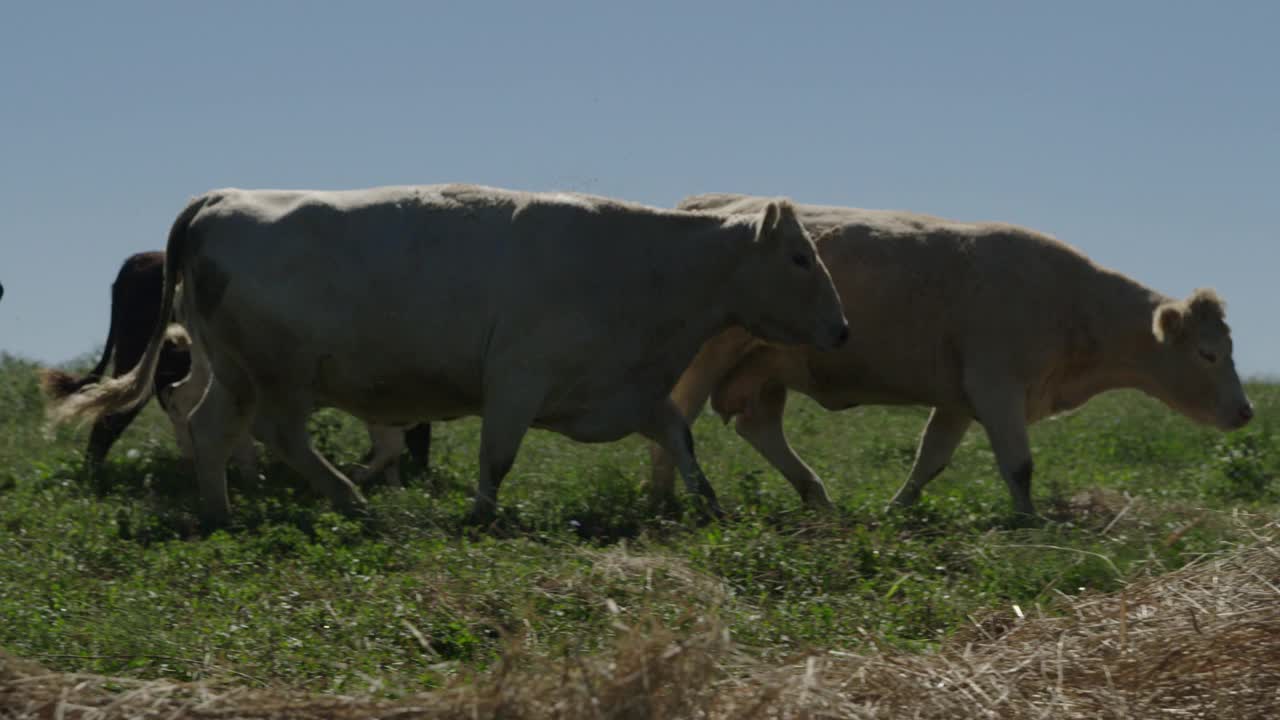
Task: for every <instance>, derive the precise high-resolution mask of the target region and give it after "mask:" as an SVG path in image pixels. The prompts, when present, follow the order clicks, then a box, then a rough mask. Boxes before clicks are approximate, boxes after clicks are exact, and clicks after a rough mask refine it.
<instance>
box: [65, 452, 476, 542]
mask: <svg viewBox="0 0 1280 720" xmlns="http://www.w3.org/2000/svg"><path fill="white" fill-rule="evenodd" d="M343 469H344V470H350V468H343ZM74 476H75V478H76V479H77V481H78V482H79V483H80V484H81V485H82V486H83V487H84V488H85V489H86V490H88V491H90V492H93V493H94V494H95V495H97V496H98V497H112V498H115V499H116V500H118V501H123V502H122V503H121V504H122V505H124V506H125V507H126V508H128V509H127V510H122V511H121V512H122V515H121V516H120V517H118V518H117V525H118V526H119V531H120V536H121V537H122V538H124V539H128V540H134V541H137V542H140V543H142V544H150V543H153V542H160V541H166V540H182V539H195V538H199V537H202V536H204V535H206V534H207V532H208V529H207V528H204V527H202V526H201V523H200V521H199V518H198V515H199V510H200V494H199V490H198V487H197V484H196V479H195V475H194V472H193V470H192V468H191V464H190V462H189V461H187V460H185V459H183V458H181V457H179V456H177V455H173V454H169V453H163V452H160V453H154V454H152V453H138V452H136V451H135V452H129V453H118V456H117V457H114V458H112V459H110V460H108V461H107V462H106V463H103V464H102V465H101V466H99V467H97V468H95V469H94V470H93V471H92V473H91V472H90V471H89V469H88V468H86V467H85V466H84V465H83V464H80V465H78V466H77V467H76V470H75V472H74ZM401 478H402V479H403V481H404V482H405V485H406V487H405V490H404V491H403V492H401V491H400V490H399V489H394V488H390V487H387V486H386V485H385V483H384V482H382V481H381V479H380V478H379V479H377V480H371V482H370V483H368V484H367V485H366V486H365V488H364V490H365V493H366V496H368V497H371V499H372V500H374V505H375V506H380V505H386V504H387V503H386V502H383V500H384V499H383V498H382V497H380V496H383V495H388V496H389V495H407V494H417V495H422V496H424V499H425V500H426V502H427V503H428V505H437V504H439V503H437V502H436V500H435V499H436V498H440V497H448V496H453V495H457V494H459V493H460V492H462V490H463V489H464V487H463V486H462V485H461V483H460V482H459V481H458V479H457V478H454V477H452V476H451V475H449V474H448V473H442V472H436V471H425V472H424V471H421V470H420V469H417V468H415V467H414V466H412V464H411V462H410V461H405V462H404V465H402V468H401ZM227 480H228V483H227V486H228V490H229V492H230V494H231V505H232V518H231V524H230V526H228V527H227V528H224V529H225V530H226V531H227V532H231V533H238V532H244V531H256V530H258V529H259V528H262V527H264V526H272V525H287V526H293V527H295V528H297V529H299V530H301V531H303V532H304V533H306V534H308V535H313V534H314V528H315V526H316V524H317V522H320V520H319V518H320V517H321V516H323V515H326V514H328V513H331V512H332V507H331V506H330V504H329V502H328V501H327V499H326V498H324V497H323V496H322V495H320V494H319V493H317V492H315V491H313V490H312V489H311V487H310V486H309V485H308V484H307V482H306V481H305V480H304V479H303V478H302V477H301V476H300V475H298V474H297V473H295V472H294V471H293V470H292V469H291V468H289V467H288V466H286V465H285V464H283V463H281V462H279V461H278V460H275V459H274V458H271V457H269V456H268V457H265V458H261V459H260V464H259V476H258V477H257V478H249V477H246V476H244V475H243V474H242V473H241V472H240V471H239V470H238V469H237V468H235V467H234V466H231V467H229V468H228V471H227ZM391 502H392V503H394V502H395V501H391ZM453 504H455V505H456V504H457V503H456V502H455V503H453ZM437 514H438V513H437ZM436 524H438V523H436ZM383 525H385V522H383V521H382V520H381V519H380V518H379V517H378V514H377V513H376V512H375V513H373V514H372V515H371V516H370V517H369V518H367V519H366V521H365V523H364V526H365V529H366V532H367V534H369V535H371V536H378V535H380V534H382V531H383V528H382V526H383Z"/></svg>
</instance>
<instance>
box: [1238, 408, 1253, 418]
mask: <svg viewBox="0 0 1280 720" xmlns="http://www.w3.org/2000/svg"><path fill="white" fill-rule="evenodd" d="M1240 419H1241V420H1245V421H1248V420H1252V419H1253V406H1252V405H1243V406H1241V408H1240Z"/></svg>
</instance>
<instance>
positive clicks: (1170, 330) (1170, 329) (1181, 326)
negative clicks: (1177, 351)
mask: <svg viewBox="0 0 1280 720" xmlns="http://www.w3.org/2000/svg"><path fill="white" fill-rule="evenodd" d="M1186 324H1187V308H1186V306H1185V305H1183V304H1182V303H1165V304H1163V305H1161V306H1160V307H1158V308H1156V315H1155V320H1154V322H1152V324H1151V331H1152V332H1154V333H1155V336H1156V340H1159V341H1160V342H1162V343H1172V342H1176V341H1177V340H1179V339H1181V338H1182V335H1183V333H1184V332H1185V330H1186Z"/></svg>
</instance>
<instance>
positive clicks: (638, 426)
mask: <svg viewBox="0 0 1280 720" xmlns="http://www.w3.org/2000/svg"><path fill="white" fill-rule="evenodd" d="M165 258H166V266H165V284H164V292H163V300H162V304H161V305H162V308H161V309H162V312H161V316H162V317H168V316H169V313H170V312H171V308H172V306H173V298H174V289H175V285H176V283H177V282H178V281H179V280H180V281H181V282H182V284H183V288H184V290H183V293H182V302H183V312H182V317H183V318H184V319H185V321H186V322H187V325H188V329H189V330H190V331H191V335H192V339H193V341H194V344H195V347H196V351H197V353H203V357H206V358H207V359H208V361H209V365H210V368H211V370H212V373H211V379H210V380H209V382H208V387H207V390H206V391H205V392H204V393H203V398H202V399H201V400H200V403H199V405H198V406H197V407H196V408H195V410H194V411H193V412H192V413H191V416H190V423H191V432H192V439H193V447H194V452H195V464H196V475H197V478H198V481H199V484H200V493H201V497H202V500H203V505H204V507H203V514H204V516H205V519H206V521H208V522H211V523H222V522H225V521H226V520H227V516H228V514H229V512H230V506H229V503H228V500H227V493H226V473H225V468H226V460H227V455H228V453H229V451H230V449H231V447H232V446H233V445H234V443H235V442H236V440H237V439H238V438H240V437H241V436H243V435H244V433H245V432H247V431H248V429H249V428H250V427H251V426H252V427H253V428H254V432H255V434H259V436H260V437H261V439H262V440H263V441H265V442H266V443H267V444H268V445H269V446H270V447H271V448H272V449H273V450H275V451H276V452H277V453H278V454H279V456H280V457H282V458H284V459H285V461H286V462H288V463H289V464H291V465H292V466H293V467H294V468H295V469H296V470H297V471H298V472H299V474H301V475H303V476H304V477H306V478H308V480H309V481H310V482H311V483H312V484H313V485H314V486H315V487H316V488H317V489H318V490H320V491H322V492H324V493H325V494H326V495H327V496H328V497H330V498H331V499H332V500H333V502H334V504H335V505H336V506H338V507H339V508H340V509H343V510H348V511H351V510H356V509H357V508H358V507H359V506H362V505H363V504H364V499H363V497H362V496H361V495H360V493H359V491H358V490H357V489H356V488H355V487H354V486H353V485H352V484H351V482H350V481H349V480H348V479H347V478H346V477H345V476H343V475H342V474H341V473H339V472H338V471H337V470H335V469H334V468H333V466H332V465H330V464H329V463H328V461H326V460H325V459H324V458H322V457H321V456H320V455H319V454H317V453H316V451H315V448H314V447H312V445H311V442H310V438H309V437H308V435H307V430H306V419H307V417H308V416H309V415H310V414H311V413H312V412H313V411H314V410H315V409H316V408H319V407H326V406H328V407H337V408H340V409H342V410H344V411H346V412H348V413H350V414H352V415H355V416H356V417H358V418H360V419H362V420H364V421H366V422H369V423H374V424H379V425H391V426H397V425H407V424H410V423H414V422H418V421H423V420H434V419H448V418H453V417H459V416H464V415H480V416H481V417H482V418H483V423H482V425H481V430H480V463H479V465H480V482H479V484H478V487H477V489H476V499H475V505H474V508H473V514H472V519H473V520H474V521H480V522H483V521H487V520H488V519H490V518H491V517H492V516H493V513H494V511H495V508H496V504H497V495H498V485H499V483H500V482H501V481H502V478H503V477H504V476H505V475H506V473H507V472H508V470H509V469H510V467H511V464H512V463H513V462H514V460H515V456H516V452H517V450H518V449H519V447H520V443H521V440H522V439H523V437H524V435H525V433H526V431H527V430H528V428H529V427H531V426H533V427H540V428H545V429H550V430H554V431H556V432H559V433H561V434H564V435H567V436H569V437H571V438H574V439H576V440H579V441H584V442H604V441H611V440H616V439H619V438H621V437H624V436H626V435H628V434H631V433H639V434H641V435H644V436H645V437H647V438H648V439H650V440H652V441H654V442H657V443H659V444H660V445H662V446H663V447H664V448H666V449H667V451H668V452H671V453H672V454H673V455H675V457H676V458H677V463H678V465H679V468H680V471H681V474H682V475H683V477H684V478H685V482H686V484H687V485H688V487H689V489H690V491H691V492H694V493H696V494H697V495H699V496H701V498H703V499H704V501H705V502H706V504H707V506H708V507H709V509H710V510H711V511H712V512H718V509H719V508H718V505H717V504H716V501H715V494H714V492H713V491H712V490H711V486H710V484H709V483H707V481H706V478H705V477H704V476H703V474H702V471H701V469H699V467H698V464H697V460H696V458H695V457H694V452H693V439H692V435H691V434H690V433H689V427H688V424H687V423H686V422H685V420H684V417H683V416H682V415H681V413H679V412H678V411H677V410H676V409H675V408H674V407H672V405H671V403H670V401H669V395H670V393H671V389H672V387H673V386H674V385H675V382H676V380H677V379H678V378H679V376H680V373H681V372H682V371H683V370H684V369H685V368H686V367H687V366H688V364H689V361H690V360H691V359H692V358H693V356H694V355H695V354H696V353H697V352H698V348H700V347H701V346H702V345H703V343H705V342H706V341H707V340H708V339H710V338H711V337H712V336H714V335H715V334H716V333H718V332H720V331H721V330H723V329H725V328H726V327H730V326H732V325H742V326H745V327H749V328H751V329H752V331H753V332H755V333H756V334H758V335H760V336H763V337H766V338H769V339H771V340H773V341H777V342H789V343H812V344H816V345H819V346H825V347H832V348H834V347H837V346H839V345H840V344H842V343H843V342H844V341H845V340H846V339H847V337H848V334H849V329H848V325H847V324H846V322H845V319H844V315H843V313H842V311H841V308H840V300H839V298H838V297H837V295H836V291H835V289H834V288H833V287H832V284H831V279H830V276H829V275H828V273H827V270H826V267H824V266H823V264H822V262H821V261H820V260H819V259H818V257H817V254H816V251H815V249H814V246H813V241H812V240H811V239H810V238H809V235H808V234H807V233H806V232H805V230H804V228H803V227H802V226H801V225H800V223H799V222H798V221H797V220H796V218H795V214H794V211H793V210H792V207H791V204H790V203H788V202H785V201H773V202H766V203H763V204H761V206H760V209H759V210H758V211H756V212H754V213H753V214H750V215H729V214H714V213H689V212H680V211H674V210H660V209H656V208H649V207H645V206H641V205H636V204H632V203H625V202H619V201H615V200H609V199H606V198H600V197H594V196H588V195H578V194H543V193H522V192H513V191H509V190H499V189H496V188H486V187H477V186H469V185H431V186H418V187H388V188H374V189H369V190H356V191H338V192H325V191H288V190H218V191H213V192H209V193H206V194H205V195H202V196H200V197H199V198H196V199H195V200H193V201H192V202H191V203H190V204H188V206H187V207H186V208H185V209H184V210H183V211H182V213H181V214H180V215H179V217H178V219H177V220H176V221H175V222H174V224H173V227H172V229H171V231H170V235H169V245H168V248H167V251H166V256H165ZM162 337H163V327H161V326H157V327H156V329H155V330H154V331H153V334H152V338H151V343H150V344H149V345H148V347H147V351H146V353H145V354H144V356H143V359H142V361H141V362H140V363H139V364H138V366H137V367H136V368H135V369H134V370H133V371H131V372H130V373H129V374H128V375H125V376H124V377H122V378H119V379H115V380H106V381H104V382H103V383H101V384H100V385H95V386H89V387H87V388H84V389H83V390H81V391H80V392H79V393H77V394H75V395H73V396H71V397H70V398H68V399H67V401H66V402H65V404H64V405H62V406H61V407H60V408H58V410H57V412H56V413H55V416H56V417H63V418H67V417H74V416H77V415H84V416H95V415H99V414H102V413H107V412H119V411H120V410H122V409H125V408H128V407H131V406H132V405H135V404H137V403H139V402H141V401H142V400H144V399H145V397H146V394H147V383H148V382H149V381H150V376H151V373H152V372H153V371H154V370H155V366H156V359H157V357H158V353H159V350H160V342H161V339H162Z"/></svg>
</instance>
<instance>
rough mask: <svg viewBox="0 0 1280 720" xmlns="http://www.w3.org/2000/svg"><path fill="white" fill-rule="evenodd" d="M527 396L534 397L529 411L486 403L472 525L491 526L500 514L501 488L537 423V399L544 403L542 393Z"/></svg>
mask: <svg viewBox="0 0 1280 720" xmlns="http://www.w3.org/2000/svg"><path fill="white" fill-rule="evenodd" d="M526 397H528V399H529V400H530V402H529V403H527V404H528V405H529V406H530V407H529V408H527V409H525V410H520V408H519V405H515V406H512V405H510V404H501V405H500V404H499V403H497V402H486V403H485V410H484V419H483V420H482V421H481V424H480V482H479V483H478V484H477V485H476V496H475V502H474V504H473V505H472V507H471V514H470V515H469V516H468V517H467V523H468V524H471V525H488V524H489V523H491V522H493V520H494V518H495V517H496V516H497V512H498V488H499V486H501V485H502V480H503V478H505V477H506V476H507V473H508V472H510V471H511V466H512V465H514V464H515V461H516V453H517V452H519V451H520V443H521V442H523V441H524V436H525V433H527V432H528V431H529V426H530V425H531V424H533V418H534V415H535V414H536V412H537V409H536V408H537V404H535V403H534V402H533V401H534V400H535V399H536V400H537V402H538V403H540V402H541V397H540V396H537V397H535V396H534V395H533V394H531V393H530V394H528V395H526Z"/></svg>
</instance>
